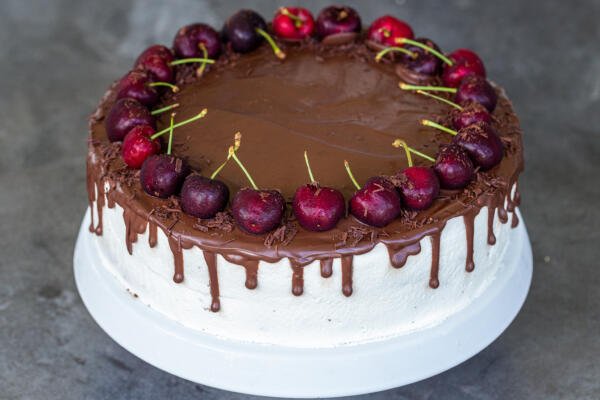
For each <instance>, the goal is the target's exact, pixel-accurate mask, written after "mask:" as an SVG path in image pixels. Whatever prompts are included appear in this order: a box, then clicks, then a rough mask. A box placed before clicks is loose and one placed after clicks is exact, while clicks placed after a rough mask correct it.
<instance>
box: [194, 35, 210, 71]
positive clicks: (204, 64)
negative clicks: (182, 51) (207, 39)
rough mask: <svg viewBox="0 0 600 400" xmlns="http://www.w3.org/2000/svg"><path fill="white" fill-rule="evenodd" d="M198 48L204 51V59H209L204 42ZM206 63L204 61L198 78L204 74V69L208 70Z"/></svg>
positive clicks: (199, 69) (199, 68)
mask: <svg viewBox="0 0 600 400" xmlns="http://www.w3.org/2000/svg"><path fill="white" fill-rule="evenodd" d="M198 47H199V48H200V50H202V57H203V58H206V59H208V50H206V46H205V45H204V42H200V43H198ZM206 64H207V62H206V61H203V62H202V64H201V65H200V67H198V69H197V70H196V76H198V77H200V76H202V75H203V74H204V69H205V68H206Z"/></svg>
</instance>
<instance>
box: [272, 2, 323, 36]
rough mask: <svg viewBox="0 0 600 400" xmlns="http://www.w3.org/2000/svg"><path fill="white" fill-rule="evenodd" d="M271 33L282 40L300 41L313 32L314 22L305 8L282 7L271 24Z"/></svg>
mask: <svg viewBox="0 0 600 400" xmlns="http://www.w3.org/2000/svg"><path fill="white" fill-rule="evenodd" d="M271 25H272V27H273V32H274V33H275V35H277V36H279V37H280V38H283V39H292V40H302V39H306V38H307V37H310V36H311V35H312V34H313V32H314V31H315V20H314V18H313V16H312V14H311V13H310V11H308V10H307V9H306V8H302V7H282V8H280V9H279V10H277V13H275V17H273V22H272V24H271Z"/></svg>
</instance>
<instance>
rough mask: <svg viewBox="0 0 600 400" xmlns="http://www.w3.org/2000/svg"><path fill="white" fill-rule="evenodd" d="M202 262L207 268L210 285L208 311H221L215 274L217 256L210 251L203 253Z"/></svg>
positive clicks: (217, 278)
mask: <svg viewBox="0 0 600 400" xmlns="http://www.w3.org/2000/svg"><path fill="white" fill-rule="evenodd" d="M204 260H205V261H206V266H207V267H208V277H209V281H210V282H209V284H210V296H211V298H212V302H211V304H210V311H212V312H217V311H219V310H220V309H221V301H220V300H219V276H218V273H217V255H216V254H215V253H213V252H212V251H206V250H205V251H204Z"/></svg>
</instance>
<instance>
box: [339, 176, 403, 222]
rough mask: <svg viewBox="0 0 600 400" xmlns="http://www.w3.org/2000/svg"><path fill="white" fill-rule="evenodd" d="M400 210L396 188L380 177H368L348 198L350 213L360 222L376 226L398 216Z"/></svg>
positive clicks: (399, 200)
mask: <svg viewBox="0 0 600 400" xmlns="http://www.w3.org/2000/svg"><path fill="white" fill-rule="evenodd" d="M400 211H401V199H400V194H399V193H398V190H397V189H396V187H395V186H394V185H393V184H392V183H391V182H390V181H389V180H387V179H385V178H382V177H374V178H371V179H369V180H368V181H367V183H366V184H365V185H364V186H363V187H362V188H361V189H360V190H358V191H357V192H356V193H354V196H352V198H351V199H350V213H351V214H352V215H354V217H355V218H356V219H358V220H359V221H360V222H363V223H365V224H367V225H371V226H375V227H378V228H381V227H384V226H386V225H387V224H389V223H390V222H392V221H393V220H394V219H396V218H398V216H399V215H400Z"/></svg>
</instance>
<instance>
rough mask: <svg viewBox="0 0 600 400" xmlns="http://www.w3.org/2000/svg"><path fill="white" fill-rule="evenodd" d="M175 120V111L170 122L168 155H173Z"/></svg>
mask: <svg viewBox="0 0 600 400" xmlns="http://www.w3.org/2000/svg"><path fill="white" fill-rule="evenodd" d="M174 121H175V113H171V123H170V124H169V144H168V145H167V155H171V147H172V146H173V125H174Z"/></svg>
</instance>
